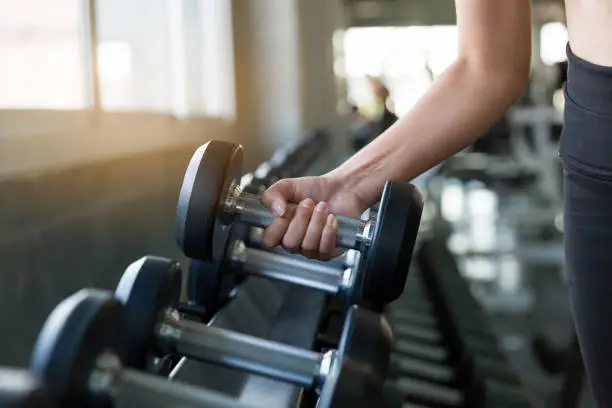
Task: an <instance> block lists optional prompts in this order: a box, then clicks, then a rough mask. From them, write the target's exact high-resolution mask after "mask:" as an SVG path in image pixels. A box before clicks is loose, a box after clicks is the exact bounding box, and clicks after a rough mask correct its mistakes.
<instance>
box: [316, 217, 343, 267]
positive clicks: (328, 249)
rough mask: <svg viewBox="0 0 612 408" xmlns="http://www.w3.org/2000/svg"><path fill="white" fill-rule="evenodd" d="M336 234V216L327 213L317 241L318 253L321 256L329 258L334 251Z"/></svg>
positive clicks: (332, 255)
mask: <svg viewBox="0 0 612 408" xmlns="http://www.w3.org/2000/svg"><path fill="white" fill-rule="evenodd" d="M337 234H338V218H336V216H335V215H333V214H329V215H328V216H327V220H326V223H325V226H324V227H323V232H322V234H321V241H320V243H319V254H320V256H321V258H324V259H331V258H333V257H334V255H335V253H336V251H335V249H336V235H337Z"/></svg>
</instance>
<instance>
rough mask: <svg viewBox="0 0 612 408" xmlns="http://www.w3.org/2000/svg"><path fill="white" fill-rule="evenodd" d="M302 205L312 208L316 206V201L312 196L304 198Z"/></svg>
mask: <svg viewBox="0 0 612 408" xmlns="http://www.w3.org/2000/svg"><path fill="white" fill-rule="evenodd" d="M300 207H304V208H312V207H314V201H312V200H311V199H310V198H307V199H305V200H302V202H301V203H300Z"/></svg>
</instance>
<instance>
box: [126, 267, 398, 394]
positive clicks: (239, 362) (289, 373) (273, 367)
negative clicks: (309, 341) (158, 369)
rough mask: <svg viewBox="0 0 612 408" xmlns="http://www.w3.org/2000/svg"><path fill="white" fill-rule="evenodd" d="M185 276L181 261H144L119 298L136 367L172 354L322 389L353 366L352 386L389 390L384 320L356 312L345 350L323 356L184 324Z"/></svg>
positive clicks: (129, 276) (351, 315) (128, 276)
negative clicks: (180, 305) (337, 371)
mask: <svg viewBox="0 0 612 408" xmlns="http://www.w3.org/2000/svg"><path fill="white" fill-rule="evenodd" d="M181 276H182V274H181V268H180V266H179V265H178V264H177V263H176V262H174V261H172V260H169V259H165V258H159V257H144V258H141V259H140V260H138V261H136V262H134V263H132V264H131V265H130V266H129V267H128V268H127V269H126V271H125V273H124V274H123V276H122V277H121V280H120V282H119V284H118V285H117V288H116V291H115V297H116V298H117V299H119V300H120V301H121V302H122V303H123V304H124V305H125V309H126V319H127V324H128V333H129V337H130V343H129V349H128V360H127V364H128V365H129V366H131V367H136V368H145V367H146V366H147V362H148V361H150V359H151V358H152V357H159V356H163V355H166V354H170V353H172V354H178V355H183V356H185V357H188V358H192V359H194V360H198V361H201V362H206V363H211V364H217V365H221V366H225V367H228V368H233V369H242V370H245V371H248V372H251V373H254V374H257V375H262V376H267V377H271V378H274V379H278V380H281V381H286V382H290V383H295V384H298V385H301V386H303V387H306V388H310V389H315V390H320V389H321V388H325V387H326V385H327V378H328V376H329V372H330V371H329V370H330V367H344V365H346V364H347V367H352V368H347V370H349V372H348V374H346V376H347V381H348V379H351V380H350V381H355V384H356V386H357V384H359V386H364V387H365V388H366V389H367V390H368V392H372V393H376V392H378V393H379V396H380V389H378V391H376V387H377V386H382V382H383V379H384V376H385V375H386V372H387V367H388V363H389V354H390V349H391V343H392V338H391V330H390V328H389V326H388V324H387V323H386V321H385V319H384V318H383V317H382V316H381V315H378V314H375V313H372V312H369V311H366V310H362V309H359V308H357V307H353V308H351V309H349V311H348V312H347V317H346V320H345V325H344V328H343V334H342V338H341V340H340V344H339V346H338V349H337V350H335V351H334V350H330V351H328V352H326V353H323V354H321V353H318V352H314V351H310V350H304V349H300V348H297V347H293V346H289V345H285V344H282V343H277V342H274V341H269V340H264V339H261V338H257V337H253V336H249V335H246V334H241V333H236V332H233V331H231V330H225V329H221V328H218V327H207V326H205V325H203V324H201V323H197V322H193V321H189V320H185V319H183V318H181V317H180V315H179V314H178V313H176V310H175V309H173V306H174V305H175V304H176V303H177V302H178V299H179V295H180V288H181V282H182V278H181ZM342 370H344V368H343V369H342ZM354 370H357V371H359V372H362V373H368V372H369V374H368V375H365V376H362V375H361V374H358V373H357V372H355V371H354ZM340 381H345V379H344V377H342V379H341V380H340Z"/></svg>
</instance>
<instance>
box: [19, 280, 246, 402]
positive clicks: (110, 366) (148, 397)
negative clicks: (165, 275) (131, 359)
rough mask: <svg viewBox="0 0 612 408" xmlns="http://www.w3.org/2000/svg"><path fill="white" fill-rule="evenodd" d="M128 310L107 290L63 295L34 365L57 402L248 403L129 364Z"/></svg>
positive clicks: (42, 334)
mask: <svg viewBox="0 0 612 408" xmlns="http://www.w3.org/2000/svg"><path fill="white" fill-rule="evenodd" d="M124 317H125V310H124V308H123V306H122V305H121V303H120V302H119V301H118V300H116V299H114V298H113V296H112V294H111V293H109V292H107V291H101V290H95V289H83V290H81V291H79V292H77V293H75V294H74V295H72V296H70V297H68V298H67V299H65V300H64V301H62V302H61V303H60V304H59V305H57V306H56V307H55V309H54V310H53V311H52V312H51V314H50V315H49V317H48V318H47V320H46V322H45V324H44V326H43V328H42V330H41V332H40V334H39V336H38V339H37V341H36V345H35V348H34V352H33V354H32V359H31V363H30V369H31V371H32V372H34V373H35V374H37V375H39V376H40V377H41V378H42V379H43V380H44V381H45V382H46V383H47V384H48V386H49V387H48V389H49V392H50V393H51V395H52V397H53V399H54V400H55V401H57V403H58V406H59V407H70V408H72V407H79V408H97V407H115V408H133V407H148V408H172V407H181V408H204V407H208V408H247V407H250V408H252V406H249V405H247V404H244V403H241V402H239V401H236V400H235V399H232V398H230V397H229V396H226V395H223V394H220V393H217V392H213V391H210V390H205V389H203V388H199V387H195V386H192V385H188V384H181V383H179V382H175V381H172V382H170V381H168V380H167V379H165V378H162V377H160V376H156V375H152V374H148V373H145V372H142V371H137V370H133V369H129V368H125V367H124V364H123V361H125V360H124V358H125V351H126V345H127V342H126V340H127V339H126V337H125V336H126V329H127V328H128V327H127V326H126V324H125V323H126V322H125V319H124Z"/></svg>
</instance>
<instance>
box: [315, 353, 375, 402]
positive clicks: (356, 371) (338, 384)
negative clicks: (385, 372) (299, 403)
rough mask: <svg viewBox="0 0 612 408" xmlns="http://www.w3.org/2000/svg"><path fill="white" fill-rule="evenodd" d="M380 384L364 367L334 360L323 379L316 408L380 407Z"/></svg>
mask: <svg viewBox="0 0 612 408" xmlns="http://www.w3.org/2000/svg"><path fill="white" fill-rule="evenodd" d="M382 400H383V395H382V382H381V380H380V379H378V378H376V377H375V376H374V375H373V373H372V372H371V371H369V370H367V369H366V367H365V366H363V365H361V364H358V363H355V362H352V361H350V360H344V361H340V360H336V361H335V363H334V364H333V365H332V367H331V369H330V371H329V373H328V375H327V376H326V378H325V384H324V385H323V389H322V390H321V397H320V399H319V402H318V404H317V407H318V408H372V407H379V406H381V403H382Z"/></svg>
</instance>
